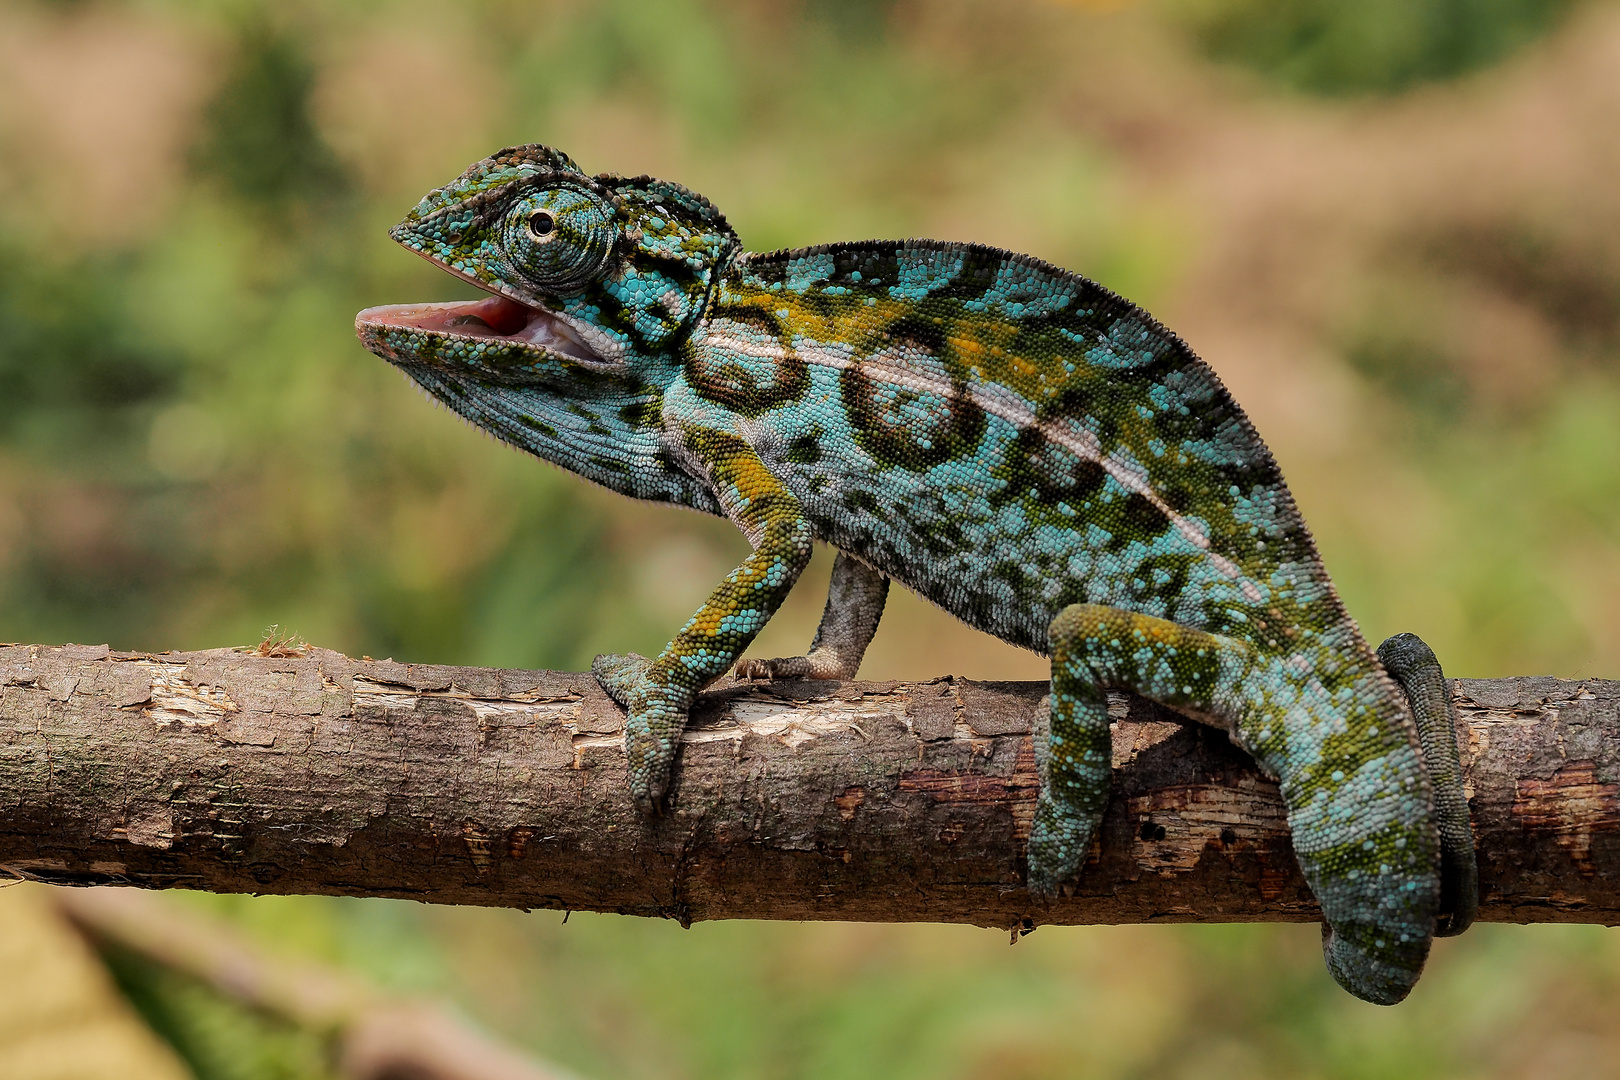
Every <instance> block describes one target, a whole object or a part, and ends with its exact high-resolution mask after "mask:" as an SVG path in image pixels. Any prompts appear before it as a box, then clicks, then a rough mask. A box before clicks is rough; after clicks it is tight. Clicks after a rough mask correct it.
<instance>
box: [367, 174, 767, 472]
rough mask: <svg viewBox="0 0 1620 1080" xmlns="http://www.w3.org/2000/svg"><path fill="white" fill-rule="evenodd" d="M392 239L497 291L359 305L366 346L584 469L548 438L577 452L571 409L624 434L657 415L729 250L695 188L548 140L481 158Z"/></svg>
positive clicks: (539, 450)
mask: <svg viewBox="0 0 1620 1080" xmlns="http://www.w3.org/2000/svg"><path fill="white" fill-rule="evenodd" d="M391 235H392V236H393V238H394V239H395V240H397V241H398V242H399V243H401V244H403V245H404V246H405V247H407V248H410V249H411V250H412V251H414V252H416V253H417V254H419V255H421V256H422V257H423V258H425V259H427V260H428V261H429V262H432V263H434V264H435V265H437V266H439V267H441V268H443V269H445V270H447V271H449V272H450V273H452V274H454V275H456V276H457V277H459V278H462V279H463V280H465V281H469V282H471V283H472V284H474V285H477V286H478V287H479V288H481V289H483V290H485V291H486V292H488V293H490V294H491V295H490V296H488V297H487V298H485V299H483V300H477V301H459V302H450V303H427V304H395V305H389V306H386V307H374V308H368V309H367V310H365V311H362V312H361V313H360V314H359V315H358V316H357V317H356V319H355V330H356V332H357V333H358V334H359V336H360V340H361V342H362V343H364V344H365V346H366V348H368V349H370V350H371V351H372V352H374V353H376V354H377V355H378V356H381V357H382V358H383V359H385V360H388V361H389V362H390V363H393V364H395V365H396V366H398V367H399V368H401V369H402V370H404V371H405V373H406V374H407V375H409V376H410V377H411V378H412V379H414V380H415V381H416V382H417V383H419V384H420V385H421V386H422V387H423V388H424V389H426V390H427V391H428V392H429V393H430V394H432V395H433V396H434V397H435V398H438V399H439V400H440V401H442V402H443V403H444V404H446V405H448V406H450V408H452V409H453V410H455V411H456V412H458V413H460V414H462V415H463V416H465V417H467V418H468V419H469V420H472V421H473V422H474V423H476V424H478V425H479V426H481V427H484V428H485V429H487V430H490V431H492V432H494V433H496V434H497V435H499V436H500V437H502V438H504V439H506V440H507V441H509V442H512V443H514V444H516V445H518V446H520V447H522V448H524V449H527V450H529V451H531V452H533V453H536V454H538V455H540V456H541V457H545V458H548V459H551V460H555V461H558V463H559V464H563V465H564V466H565V467H567V468H569V469H572V470H574V471H586V472H587V474H589V473H588V470H581V469H580V468H579V467H578V462H577V461H576V460H573V459H572V457H570V459H569V460H566V461H565V460H562V458H561V457H560V456H559V455H560V454H563V453H564V452H565V450H562V449H559V450H557V451H556V452H553V450H552V447H551V443H552V442H557V443H559V444H562V443H571V447H572V449H567V450H566V453H568V454H573V453H574V452H575V451H577V448H578V446H579V444H580V442H581V438H574V439H572V440H569V439H566V438H563V435H565V434H567V433H568V429H570V428H571V427H573V426H577V424H578V423H579V422H580V413H581V410H584V411H585V412H588V413H591V414H592V415H593V416H594V417H595V419H593V420H592V421H591V422H590V423H591V424H592V425H594V427H591V428H590V430H589V432H587V433H586V434H588V435H592V436H601V437H603V438H607V437H609V436H610V435H611V436H613V437H619V438H621V439H624V440H627V441H628V440H630V439H631V436H632V434H633V433H632V432H630V431H629V430H620V429H621V428H626V429H627V428H631V427H635V426H637V425H638V424H639V425H645V424H647V423H650V422H653V421H654V420H655V419H656V417H657V414H658V409H657V407H656V406H657V403H658V400H659V399H660V397H661V394H662V391H663V388H664V387H665V386H667V385H668V383H669V381H670V380H671V379H672V378H673V377H674V376H675V374H676V373H677V372H678V371H679V369H680V351H681V346H682V344H683V343H684V342H685V341H686V339H687V337H688V335H689V334H690V333H691V330H692V327H693V326H694V325H695V324H696V322H697V321H698V319H699V317H700V316H701V314H702V311H703V307H704V304H705V303H706V301H707V299H708V296H709V291H710V286H711V284H712V283H713V281H714V279H715V277H716V275H717V274H718V273H719V271H720V269H721V268H722V266H724V264H725V263H726V261H727V260H728V259H729V258H731V257H732V256H733V255H734V254H735V253H736V252H737V251H738V250H739V244H738V241H737V236H736V233H734V232H733V231H732V230H731V228H730V226H728V225H727V224H726V221H725V218H724V217H723V216H722V215H721V214H720V212H719V211H718V210H717V209H715V207H714V206H713V205H712V204H710V203H709V202H708V200H706V199H704V198H703V197H702V196H701V195H698V194H696V193H694V192H691V191H688V190H687V189H685V188H683V187H681V186H680V185H678V184H671V183H668V182H666V181H662V180H655V179H653V178H651V177H645V176H643V177H631V178H625V177H620V176H614V175H611V174H604V175H600V176H588V175H586V174H585V173H584V172H583V171H582V170H581V169H580V168H579V166H577V165H575V164H574V162H573V161H572V159H570V158H569V157H568V155H566V154H564V153H562V152H560V151H557V150H553V149H550V148H549V147H544V146H517V147H510V148H508V149H505V150H502V151H500V152H499V153H497V154H495V155H493V156H492V157H489V158H485V159H484V160H483V161H480V162H477V163H476V164H474V165H473V166H472V167H471V168H469V169H468V170H467V171H466V172H464V173H463V174H462V175H461V176H459V177H457V178H456V179H455V180H453V181H452V182H451V183H449V184H446V185H445V186H444V187H441V188H439V189H437V190H435V191H433V192H430V193H429V194H428V195H427V197H426V198H424V199H423V200H422V201H421V202H420V203H418V204H417V206H416V208H415V209H413V210H412V211H411V212H410V213H409V214H408V215H407V216H406V218H405V220H404V221H402V222H400V223H399V224H398V225H396V226H395V227H394V228H393V230H392V233H391ZM593 400H594V401H595V404H594V405H593V404H592V402H593ZM603 428H606V429H611V431H610V432H608V433H604V432H603V431H602V430H599V429H603ZM548 433H549V434H548ZM582 437H583V436H582Z"/></svg>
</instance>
